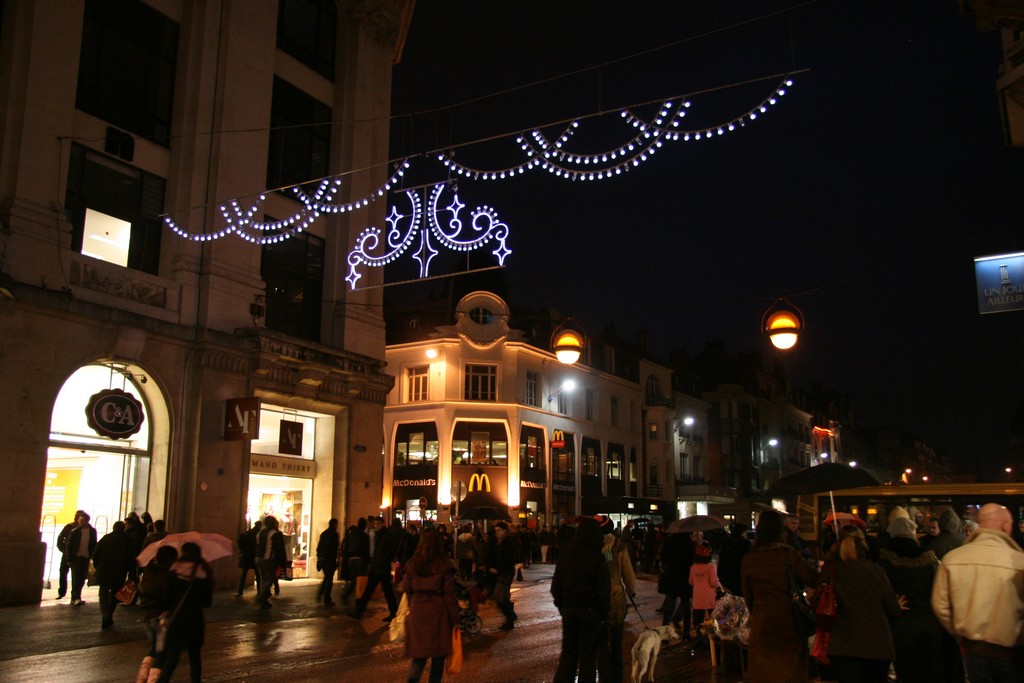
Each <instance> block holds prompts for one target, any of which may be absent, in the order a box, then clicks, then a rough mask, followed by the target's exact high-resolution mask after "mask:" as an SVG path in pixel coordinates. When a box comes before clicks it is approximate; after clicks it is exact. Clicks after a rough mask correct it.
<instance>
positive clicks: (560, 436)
mask: <svg viewBox="0 0 1024 683" xmlns="http://www.w3.org/2000/svg"><path fill="white" fill-rule="evenodd" d="M551 440H552V441H565V432H563V431H562V430H561V429H556V430H555V431H554V432H553V433H552V434H551Z"/></svg>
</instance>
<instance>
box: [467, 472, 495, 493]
mask: <svg viewBox="0 0 1024 683" xmlns="http://www.w3.org/2000/svg"><path fill="white" fill-rule="evenodd" d="M469 490H470V491H486V492H487V493H490V492H491V478H490V477H488V476H487V474H486V473H485V472H477V473H476V474H474V475H473V476H471V477H470V478H469Z"/></svg>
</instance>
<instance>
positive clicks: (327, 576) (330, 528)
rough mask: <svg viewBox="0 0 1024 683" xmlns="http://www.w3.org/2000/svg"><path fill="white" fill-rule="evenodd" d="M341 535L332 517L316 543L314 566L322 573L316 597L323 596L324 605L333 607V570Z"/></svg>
mask: <svg viewBox="0 0 1024 683" xmlns="http://www.w3.org/2000/svg"><path fill="white" fill-rule="evenodd" d="M340 545H341V537H340V536H338V520H337V519H335V518H334V517H331V519H330V520H329V521H328V522H327V528H326V529H324V531H323V533H321V534H320V540H319V541H317V544H316V568H317V569H319V570H320V571H322V572H323V573H324V580H323V582H322V583H321V584H320V590H319V593H318V594H317V599H318V600H319V599H320V598H323V601H324V607H334V600H333V599H332V598H331V591H333V590H334V572H336V571H338V548H339V546H340Z"/></svg>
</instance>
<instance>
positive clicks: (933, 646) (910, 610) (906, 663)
mask: <svg viewBox="0 0 1024 683" xmlns="http://www.w3.org/2000/svg"><path fill="white" fill-rule="evenodd" d="M888 532H889V545H888V547H886V548H882V549H881V550H880V551H879V557H878V564H879V565H880V566H881V567H882V569H883V570H884V571H885V575H886V576H888V577H889V583H891V584H892V588H893V590H894V591H896V594H897V595H902V596H905V597H906V599H907V607H906V611H904V612H903V614H902V615H901V616H900V618H899V619H896V620H895V621H894V622H893V624H892V631H893V633H892V637H893V645H894V646H895V648H896V675H897V676H899V679H900V683H936V682H938V681H942V680H945V679H946V670H947V663H946V662H944V661H943V659H944V656H945V652H946V647H945V645H946V643H945V641H944V635H945V631H943V629H942V626H941V625H940V624H939V620H938V619H936V618H935V613H934V612H932V604H931V599H932V584H933V583H934V582H935V572H936V571H937V570H938V568H939V560H938V558H936V557H935V553H933V552H932V551H931V550H925V549H924V548H922V547H921V545H920V544H919V543H918V541H917V533H916V529H915V525H914V523H913V522H911V521H910V519H897V520H894V521H893V522H892V523H891V524H890V525H889V528H888ZM949 645H950V646H952V645H953V643H949Z"/></svg>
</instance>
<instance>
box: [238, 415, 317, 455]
mask: <svg viewBox="0 0 1024 683" xmlns="http://www.w3.org/2000/svg"><path fill="white" fill-rule="evenodd" d="M316 421H317V418H316V417H315V416H313V415H306V414H300V413H298V412H296V411H294V410H289V409H286V408H279V407H277V406H271V405H264V406H263V407H262V408H261V410H260V433H259V436H257V437H256V438H255V439H253V440H252V443H251V444H250V447H249V450H250V451H251V452H253V453H262V454H263V455H283V456H292V457H298V458H303V459H305V460H312V459H313V455H314V451H315V449H316V427H317V424H316ZM285 423H290V424H285Z"/></svg>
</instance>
